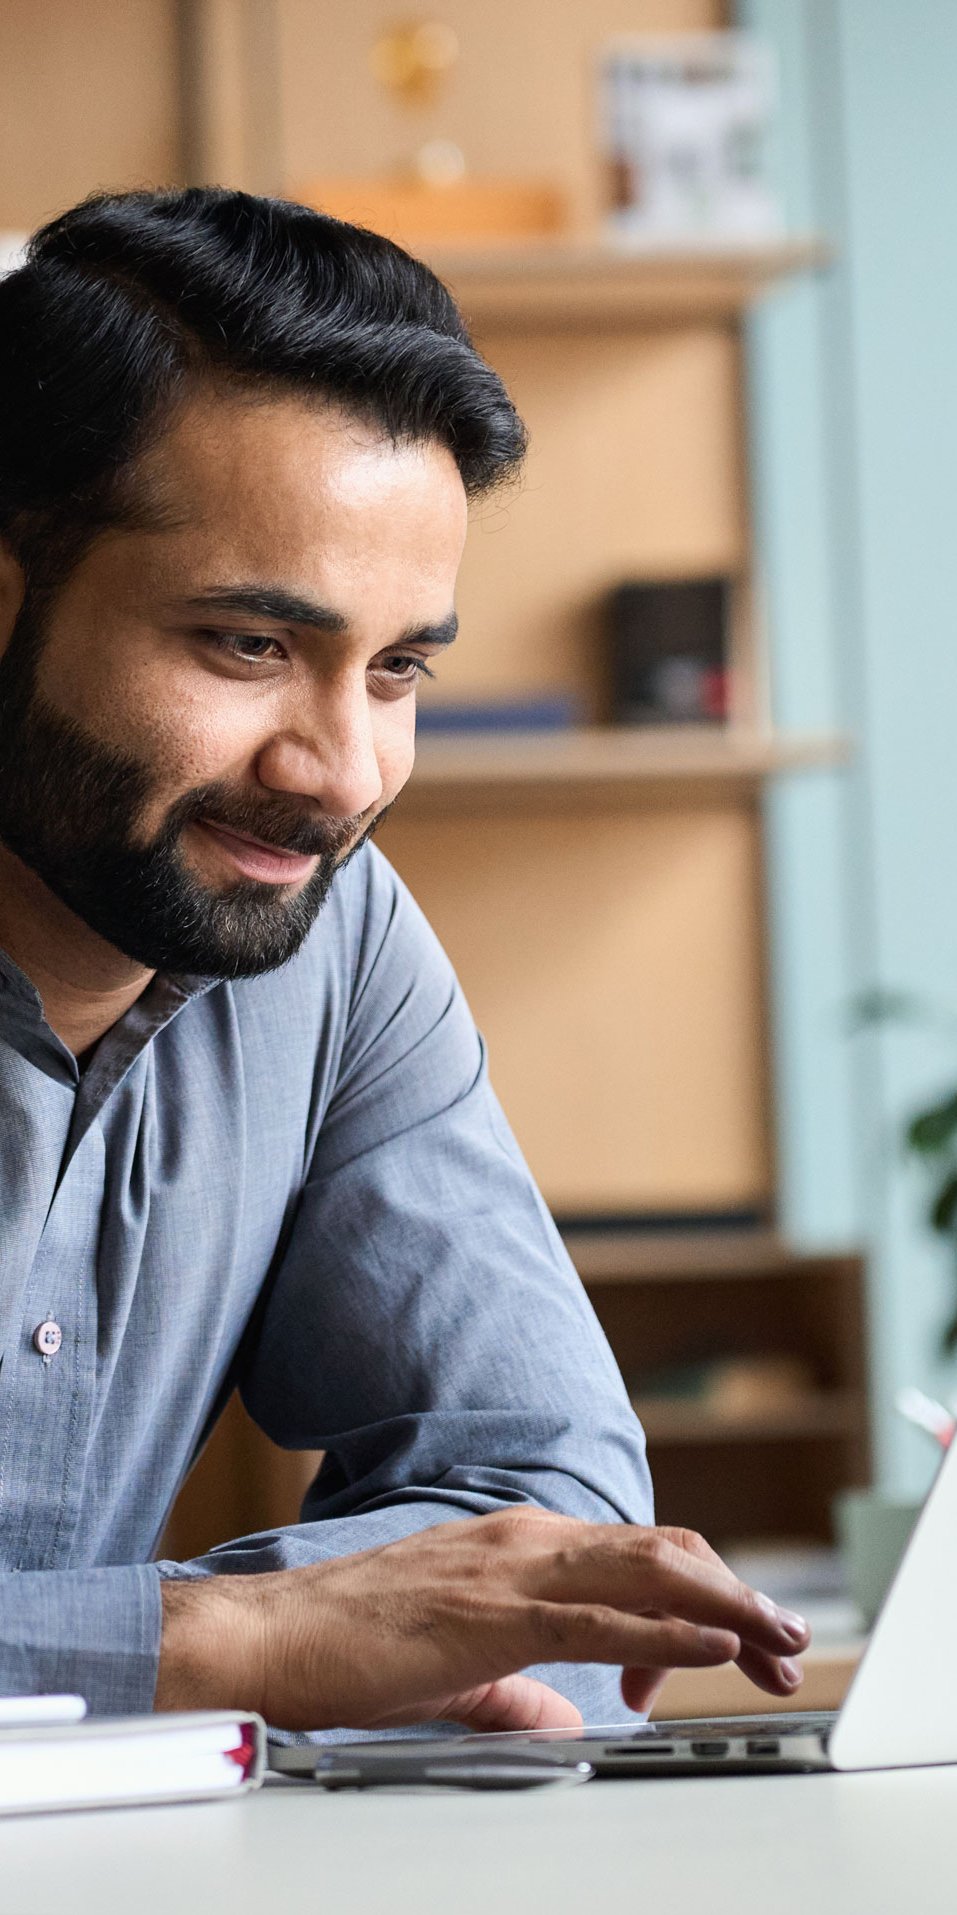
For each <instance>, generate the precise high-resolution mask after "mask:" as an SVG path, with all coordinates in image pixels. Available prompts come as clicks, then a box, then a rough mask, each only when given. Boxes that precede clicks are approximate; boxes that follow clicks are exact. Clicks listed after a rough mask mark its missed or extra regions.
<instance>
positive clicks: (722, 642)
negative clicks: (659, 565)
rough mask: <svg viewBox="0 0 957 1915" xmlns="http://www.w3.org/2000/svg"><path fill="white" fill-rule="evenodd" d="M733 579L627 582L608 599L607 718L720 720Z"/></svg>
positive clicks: (724, 712)
mask: <svg viewBox="0 0 957 1915" xmlns="http://www.w3.org/2000/svg"><path fill="white" fill-rule="evenodd" d="M730 599H731V581H730V580H729V579H727V578H706V579H666V580H653V581H648V580H638V579H629V580H627V581H626V582H625V583H624V584H622V585H619V586H617V587H616V589H615V590H614V591H613V592H612V593H611V594H610V595H609V599H608V636H609V649H610V665H611V672H610V677H611V716H612V718H613V720H614V722H615V723H616V724H619V725H719V724H723V723H724V721H725V720H726V718H727V716H728V702H729V700H728V689H729V686H728V680H729V672H728V650H729V647H728V622H729V608H730Z"/></svg>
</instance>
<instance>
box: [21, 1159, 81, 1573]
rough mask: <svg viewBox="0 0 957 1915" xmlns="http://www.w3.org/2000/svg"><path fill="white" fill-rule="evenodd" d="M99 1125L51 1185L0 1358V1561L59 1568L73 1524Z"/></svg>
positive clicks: (78, 1480) (78, 1494)
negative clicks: (14, 1325)
mask: <svg viewBox="0 0 957 1915" xmlns="http://www.w3.org/2000/svg"><path fill="white" fill-rule="evenodd" d="M104 1177H105V1153H104V1146H103V1135H102V1131H101V1129H100V1126H99V1125H98V1124H94V1125H92V1126H91V1127H90V1128H89V1129H88V1130H87V1132H86V1134H85V1136H84V1137H83V1139H82V1142H81V1143H80V1144H79V1146H78V1147H77V1149H76V1151H75V1152H74V1155H73V1157H72V1159H71V1161H70V1163H69V1166H68V1168H67V1170H66V1172H65V1174H64V1176H63V1178H62V1180H61V1182H60V1185H59V1188H58V1190H57V1193H56V1196H55V1198H54V1201H53V1203H52V1205H51V1207H50V1211H49V1214H48V1217H47V1220H46V1223H45V1226H44V1229H43V1232H42V1234H41V1237H40V1241H39V1244H38V1247H37V1253H36V1256H35V1258H34V1261H33V1266H32V1269H31V1271H30V1275H29V1278H28V1280H27V1283H26V1286H25V1289H24V1293H23V1297H22V1302H21V1314H20V1321H19V1327H18V1333H17V1334H16V1336H15V1337H14V1338H11V1341H10V1344H9V1345H8V1347H7V1349H6V1351H5V1353H4V1359H3V1408H4V1416H3V1432H2V1450H0V1560H3V1561H5V1562H6V1563H7V1564H9V1565H11V1566H13V1565H16V1566H17V1567H21V1566H27V1565H28V1566H29V1567H31V1568H36V1569H40V1568H48V1569H52V1568H63V1567H65V1566H66V1565H67V1564H68V1562H69V1560H70V1552H71V1548H72V1545H73V1540H74V1536H75V1534H76V1529H77V1524H78V1521H79V1518H80V1513H81V1505H82V1496H83V1483H84V1475H85V1468H86V1459H87V1455H88V1450H89V1440H90V1430H91V1424H92V1416H93V1409H94V1402H95V1382H96V1333H97V1313H96V1243H97V1234H98V1222H99V1217H100V1212H101V1207H102V1201H103V1186H104Z"/></svg>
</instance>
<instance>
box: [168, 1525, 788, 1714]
mask: <svg viewBox="0 0 957 1915" xmlns="http://www.w3.org/2000/svg"><path fill="white" fill-rule="evenodd" d="M163 1602H164V1630H163V1645H162V1651H161V1656H160V1674H159V1682H158V1686H157V1694H156V1705H155V1706H156V1707H157V1708H158V1709H172V1708H184V1707H192V1708H196V1707H203V1706H206V1707H220V1706H230V1707H232V1706H236V1705H239V1706H243V1707H252V1708H256V1709H258V1710H260V1712H261V1713H262V1714H263V1715H264V1716H265V1717H266V1720H267V1721H268V1722H269V1723H271V1724H272V1725H273V1727H275V1728H284V1729H324V1728H333V1727H349V1728H355V1729H360V1728H361V1729H379V1728H386V1727H390V1728H391V1727H394V1726H397V1725H399V1724H408V1723H414V1722H431V1721H436V1720H442V1719H446V1720H450V1721H455V1722H461V1723H464V1724H466V1725H467V1726H469V1727H471V1728H476V1729H498V1730H501V1729H528V1728H531V1729H553V1728H565V1727H573V1726H576V1725H577V1724H578V1723H579V1722H580V1721H581V1717H580V1715H579V1713H578V1710H577V1709H576V1708H575V1707H574V1706H573V1705H572V1704H571V1703H570V1702H568V1701H566V1699H565V1698H564V1697H563V1696H560V1695H558V1694H557V1692H556V1691H555V1690H553V1689H550V1688H548V1687H547V1686H546V1685H545V1684H544V1683H540V1682H537V1681H534V1680H533V1679H532V1678H531V1677H528V1676H522V1675H518V1674H516V1673H515V1672H516V1671H518V1670H521V1669H522V1668H524V1667H525V1665H526V1664H528V1663H541V1662H606V1663H613V1664H621V1665H622V1694H623V1696H624V1699H625V1701H626V1703H628V1705H629V1707H631V1708H633V1709H640V1710H644V1709H646V1708H647V1707H648V1705H649V1702H650V1700H651V1697H652V1696H653V1695H654V1692H655V1690H656V1689H657V1687H658V1686H659V1684H660V1682H661V1681H663V1679H664V1675H665V1674H666V1673H667V1671H668V1669H669V1668H671V1667H673V1666H676V1665H678V1666H681V1667H685V1668H700V1667H705V1666H709V1665H713V1664H715V1663H723V1662H731V1661H737V1662H738V1663H739V1665H740V1667H741V1668H742V1669H743V1670H744V1671H745V1673H746V1674H747V1675H748V1676H750V1677H751V1679H752V1681H754V1682H756V1683H757V1684H758V1685H759V1687H761V1688H763V1689H766V1690H768V1691H769V1692H770V1693H771V1694H773V1695H790V1694H792V1693H793V1691H794V1690H795V1689H796V1688H797V1685H798V1683H799V1682H800V1680H801V1671H800V1667H799V1665H798V1664H796V1663H794V1662H793V1661H792V1660H791V1659H792V1657H793V1655H794V1653H795V1651H796V1650H800V1649H803V1648H806V1646H807V1642H808V1639H809V1631H808V1628H807V1624H806V1623H805V1622H803V1620H802V1619H801V1618H800V1617H799V1616H794V1615H792V1614H791V1613H790V1612H789V1611H786V1610H779V1609H778V1608H776V1606H775V1605H774V1604H773V1603H771V1602H770V1601H769V1599H768V1598H767V1597H766V1596H760V1595H758V1594H756V1593H755V1591H754V1590H752V1589H749V1588H748V1587H747V1585H746V1584H744V1583H741V1582H739V1581H738V1579H737V1577H736V1576H734V1575H732V1573H731V1571H730V1570H729V1569H728V1568H727V1566H726V1564H724V1563H723V1562H722V1561H721V1559H720V1557H719V1556H717V1555H716V1554H715V1552H714V1550H712V1549H711V1548H709V1546H708V1544H707V1543H706V1542H704V1540H703V1538H702V1537H700V1536H697V1535H695V1534H694V1532H693V1531H690V1530H684V1529H651V1528H640V1527H637V1526H629V1525H626V1524H609V1525H605V1524H598V1523H583V1522H578V1521H576V1520H574V1519H573V1518H570V1517H562V1516H554V1515H550V1514H549V1513H548V1512H547V1511H544V1510H535V1509H529V1508H525V1507H522V1508H517V1509H514V1510H509V1511H507V1512H505V1513H503V1514H498V1513H496V1514H494V1515H491V1516H479V1517H473V1518H471V1519H469V1520H467V1521H464V1522H454V1523H443V1524H440V1525H438V1526H437V1527H435V1528H433V1529H427V1530H422V1531H420V1532H418V1533H416V1534H414V1535H411V1536H406V1537H403V1538H402V1540H401V1541H400V1542H396V1543H389V1544H387V1545H385V1546H384V1547H383V1548H379V1549H369V1550H363V1551H360V1552H359V1553H358V1554H356V1555H354V1556H342V1557H337V1558H335V1559H334V1560H332V1561H330V1562H323V1563H316V1564H312V1565H310V1566H309V1567H307V1568H304V1569H289V1570H281V1571H277V1572H273V1573H271V1574H267V1575H261V1576H223V1577H212V1578H209V1579H208V1580H205V1581H203V1582H199V1583H193V1582H182V1583H176V1582H167V1583H164V1585H163Z"/></svg>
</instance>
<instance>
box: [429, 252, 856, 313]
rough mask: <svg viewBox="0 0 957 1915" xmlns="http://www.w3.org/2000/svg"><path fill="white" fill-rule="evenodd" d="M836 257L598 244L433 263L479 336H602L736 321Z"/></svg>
mask: <svg viewBox="0 0 957 1915" xmlns="http://www.w3.org/2000/svg"><path fill="white" fill-rule="evenodd" d="M828 258H829V251H828V248H827V247H826V246H825V245H824V244H823V243H822V242H821V241H820V240H817V239H791V240H782V241H780V242H773V243H772V242H768V243H763V244H761V245H752V246H711V247H695V248H693V249H681V248H679V247H670V248H667V249H656V250H650V249H648V248H646V247H641V248H639V247H635V246H633V245H631V246H630V245H628V244H626V243H624V242H614V241H611V240H606V239H603V238H600V237H597V236H595V237H590V238H571V239H560V240H556V239H552V240H542V241H538V242H533V243H529V242H528V241H525V242H513V243H510V244H508V245H498V246H495V247H484V248H482V249H481V250H476V251H466V250H465V249H463V248H462V247H448V248H446V249H444V250H433V251H432V252H431V253H430V256H429V263H430V265H431V266H433V268H434V270H435V271H436V272H437V273H438V275H439V277H440V279H444V280H445V281H446V283H447V284H448V285H449V286H451V288H452V291H453V292H454V293H455V296H456V298H457V300H458V301H459V304H460V305H461V307H462V310H463V312H464V313H465V314H466V316H467V318H468V319H469V320H470V322H471V324H472V325H473V326H475V327H476V328H478V329H488V328H490V327H494V328H496V329H498V328H501V327H513V326H520V327H522V328H529V327H531V328H533V329H534V328H539V327H541V328H547V329H549V330H550V329H552V328H554V327H556V326H557V327H559V328H561V329H563V330H564V329H566V328H569V329H571V328H574V329H577V328H585V329H589V330H594V329H596V328H599V329H600V328H602V327H604V326H618V325H621V324H625V325H630V326H635V325H638V326H645V325H648V326H659V325H674V324H676V323H682V322H686V321H689V320H700V319H709V320H722V319H736V318H738V317H740V315H741V313H742V312H743V311H744V310H745V308H746V307H748V306H749V305H751V304H752V303H753V301H754V300H756V299H759V298H761V297H762V295H763V294H764V293H766V292H768V291H769V290H770V289H771V288H772V287H773V286H775V285H776V284H777V283H778V282H779V281H780V280H782V279H784V278H786V277H788V276H789V275H791V274H793V273H797V272H807V271H810V270H817V269H820V268H821V267H824V266H826V264H827V261H828Z"/></svg>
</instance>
